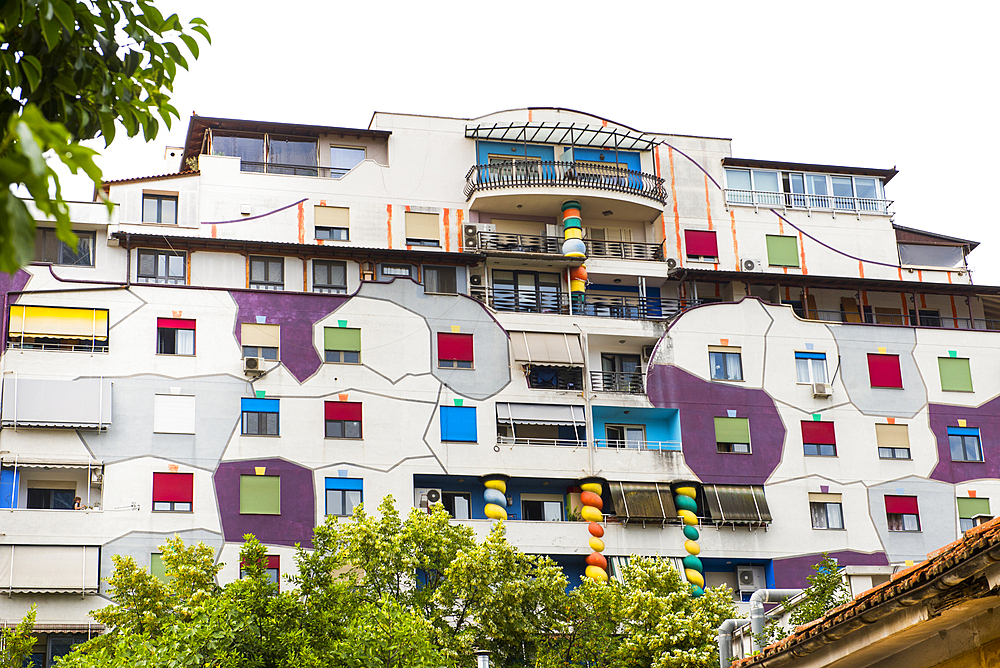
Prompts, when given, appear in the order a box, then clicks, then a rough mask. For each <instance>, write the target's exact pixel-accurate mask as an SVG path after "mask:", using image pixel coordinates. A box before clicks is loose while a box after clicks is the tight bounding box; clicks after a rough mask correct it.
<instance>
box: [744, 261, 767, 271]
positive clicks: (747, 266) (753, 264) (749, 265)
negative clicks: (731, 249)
mask: <svg viewBox="0 0 1000 668" xmlns="http://www.w3.org/2000/svg"><path fill="white" fill-rule="evenodd" d="M740 269H741V270H742V271H764V263H763V262H761V261H760V260H749V259H748V260H740Z"/></svg>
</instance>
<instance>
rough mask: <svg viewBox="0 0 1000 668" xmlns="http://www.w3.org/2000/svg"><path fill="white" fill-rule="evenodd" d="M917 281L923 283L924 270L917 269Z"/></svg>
mask: <svg viewBox="0 0 1000 668" xmlns="http://www.w3.org/2000/svg"><path fill="white" fill-rule="evenodd" d="M917 280H918V281H920V282H921V283H923V282H924V270H923V269H917Z"/></svg>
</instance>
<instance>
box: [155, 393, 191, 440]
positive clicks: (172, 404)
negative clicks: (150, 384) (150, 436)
mask: <svg viewBox="0 0 1000 668" xmlns="http://www.w3.org/2000/svg"><path fill="white" fill-rule="evenodd" d="M194 418H195V397H194V395H190V394H188V395H184V394H156V395H153V433H156V434H193V433H195V420H194Z"/></svg>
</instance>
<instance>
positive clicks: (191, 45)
mask: <svg viewBox="0 0 1000 668" xmlns="http://www.w3.org/2000/svg"><path fill="white" fill-rule="evenodd" d="M178 37H180V38H181V40H182V41H183V42H184V43H185V44H186V45H187V48H188V51H190V52H191V55H192V56H194V57H195V58H197V57H198V53H199V51H198V40H196V39H195V38H194V37H191V35H178Z"/></svg>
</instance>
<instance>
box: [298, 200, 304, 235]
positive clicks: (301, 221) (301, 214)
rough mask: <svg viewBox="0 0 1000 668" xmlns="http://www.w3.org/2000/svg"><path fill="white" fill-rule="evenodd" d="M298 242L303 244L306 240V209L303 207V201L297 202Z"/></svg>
mask: <svg viewBox="0 0 1000 668" xmlns="http://www.w3.org/2000/svg"><path fill="white" fill-rule="evenodd" d="M298 217H299V243H300V244H304V243H305V242H306V210H305V207H303V202H299V215H298Z"/></svg>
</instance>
